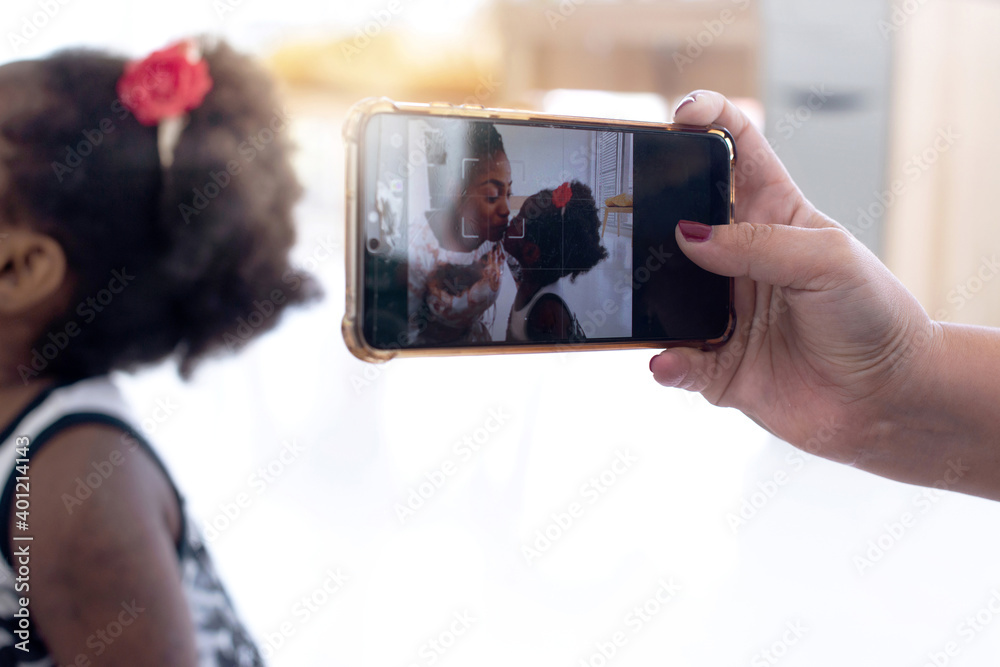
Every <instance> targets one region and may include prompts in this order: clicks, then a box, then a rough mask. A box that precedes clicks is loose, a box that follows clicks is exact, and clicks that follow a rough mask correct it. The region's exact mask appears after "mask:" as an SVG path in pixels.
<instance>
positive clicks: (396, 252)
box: [358, 113, 732, 349]
mask: <svg viewBox="0 0 1000 667" xmlns="http://www.w3.org/2000/svg"><path fill="white" fill-rule="evenodd" d="M730 159H731V154H730V148H729V145H728V143H727V142H726V141H725V140H724V139H723V138H722V137H721V136H719V135H717V134H711V133H705V132H699V131H694V130H693V131H690V132H687V131H678V130H670V131H668V130H657V129H648V128H640V127H636V128H634V129H631V130H630V129H628V128H625V129H623V128H621V126H608V128H607V129H602V128H595V127H594V126H592V125H581V126H573V125H572V124H566V125H553V124H544V125H542V124H539V123H538V122H518V121H507V120H504V121H498V122H494V121H487V120H470V119H467V118H447V117H436V116H424V115H419V114H412V115H408V114H398V113H391V114H375V115H373V116H372V117H370V118H369V120H368V122H367V123H366V125H365V127H364V131H363V135H362V143H361V157H360V165H359V166H360V174H361V176H362V178H361V183H362V184H363V185H362V190H363V191H362V192H359V193H358V199H359V207H358V215H359V216H360V218H361V219H360V221H359V224H360V226H361V227H362V231H361V233H360V234H359V238H360V239H361V240H362V242H363V243H364V244H365V250H364V254H363V256H364V260H363V265H362V276H363V285H362V289H361V291H362V293H363V294H362V296H361V298H362V308H363V312H362V314H361V322H362V326H363V333H364V337H365V339H366V340H367V341H368V343H369V344H371V345H372V346H373V347H375V348H378V349H401V348H402V349H412V348H418V349H420V348H426V349H429V348H450V347H454V348H470V347H471V348H482V347H491V346H519V345H538V344H546V343H552V344H556V345H587V344H588V343H595V342H596V343H628V342H642V343H664V344H667V343H670V342H674V341H710V340H717V339H720V338H722V337H724V336H725V335H726V334H727V332H728V331H729V328H730V327H731V326H732V324H731V323H732V318H731V293H730V279H729V278H725V277H721V276H717V275H714V274H711V273H708V272H707V271H704V270H702V269H700V268H699V267H697V266H696V265H694V264H693V263H692V262H691V261H690V260H688V259H687V258H686V257H685V256H684V255H683V254H682V253H681V252H680V250H679V249H678V247H677V243H676V241H675V240H674V228H675V227H676V225H677V222H678V221H679V220H693V221H697V222H703V223H707V224H714V225H718V224H728V222H729V221H730V214H731V211H730V208H731V200H730V173H731V165H730Z"/></svg>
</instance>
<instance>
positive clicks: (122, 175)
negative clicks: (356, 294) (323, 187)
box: [0, 43, 319, 379]
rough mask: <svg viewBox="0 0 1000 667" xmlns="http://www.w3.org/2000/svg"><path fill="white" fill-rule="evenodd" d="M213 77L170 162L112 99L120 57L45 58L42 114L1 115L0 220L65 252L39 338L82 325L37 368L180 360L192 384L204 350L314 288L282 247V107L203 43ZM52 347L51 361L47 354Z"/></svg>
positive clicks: (285, 223)
mask: <svg viewBox="0 0 1000 667" xmlns="http://www.w3.org/2000/svg"><path fill="white" fill-rule="evenodd" d="M204 58H205V60H206V61H207V62H208V65H209V71H210V74H211V77H212V80H213V82H214V85H213V88H212V90H211V92H210V93H209V94H208V96H207V97H206V98H205V100H204V102H203V104H202V105H201V106H200V107H198V108H197V109H195V110H194V111H191V112H190V114H189V117H188V119H187V126H186V128H185V129H184V132H183V134H182V135H181V138H180V140H179V143H178V145H177V147H176V151H175V154H174V161H173V164H172V165H171V166H170V167H169V168H168V169H164V168H163V167H161V165H160V159H159V152H158V149H157V129H156V128H155V127H146V126H143V125H141V124H140V123H139V122H138V121H136V119H135V118H134V117H133V116H132V115H131V114H130V113H129V112H128V110H127V109H125V107H124V105H122V103H121V102H120V101H119V100H118V97H117V94H116V92H115V86H116V83H117V81H118V79H119V78H120V77H121V76H122V73H123V70H124V67H125V63H126V61H125V60H124V59H122V58H119V57H114V56H111V55H108V54H104V53H100V52H94V51H86V50H73V51H67V52H62V53H59V54H56V55H54V56H51V57H49V58H47V59H45V60H42V61H39V62H38V63H37V65H38V70H37V71H38V72H39V75H40V77H41V82H40V83H41V88H42V89H43V90H44V94H45V99H46V100H47V101H46V106H47V108H46V109H45V110H44V111H43V112H41V113H34V112H33V113H25V114H22V115H20V116H17V117H14V118H11V119H9V120H8V121H7V122H5V123H4V124H3V127H2V136H3V138H4V140H5V141H6V143H7V144H8V146H9V147H11V149H12V154H10V155H8V156H7V159H6V160H5V163H4V168H5V170H7V171H8V172H9V181H8V187H7V188H6V189H5V190H4V191H3V192H0V214H2V215H3V216H4V218H5V219H7V220H10V221H12V222H13V223H14V224H20V225H26V226H30V227H32V228H33V229H35V230H37V231H40V232H42V233H45V234H47V235H49V236H51V237H52V238H54V239H55V240H56V241H58V242H59V244H60V245H61V246H62V248H63V251H64V252H65V253H66V257H67V262H68V265H69V271H70V274H71V277H72V279H73V280H74V286H75V287H74V295H73V298H72V300H71V302H70V305H69V308H68V309H67V311H66V312H65V313H64V314H63V315H62V316H60V317H59V318H57V319H56V321H54V322H52V323H51V324H50V326H49V327H48V329H47V330H46V331H44V332H43V333H42V335H41V336H40V337H39V338H38V341H37V343H36V346H35V350H39V349H43V348H44V347H45V345H46V344H47V343H48V342H49V341H51V340H52V338H51V336H50V334H53V335H57V336H58V332H65V331H67V326H71V325H72V324H75V325H76V327H74V328H73V329H71V330H73V331H76V330H77V329H78V330H79V333H78V334H77V335H75V336H74V337H73V339H72V340H71V341H70V342H69V343H68V344H67V345H66V346H65V347H64V349H61V350H60V351H59V352H58V354H55V355H45V359H46V360H47V363H46V367H45V370H44V373H45V374H46V375H53V376H56V377H61V378H66V379H75V378H84V377H90V376H94V375H100V374H103V373H107V372H109V371H112V370H116V369H132V368H135V367H137V366H140V365H143V364H147V363H152V362H155V361H158V360H161V359H163V358H166V357H168V356H171V355H175V356H176V358H177V360H178V362H179V365H180V369H181V373H182V374H183V375H184V376H185V377H187V376H189V375H190V373H191V371H192V369H193V368H194V366H195V364H196V363H197V362H198V361H200V360H201V359H203V358H204V357H205V356H206V355H209V354H210V353H213V352H215V351H218V350H220V348H229V349H230V350H232V349H234V348H237V347H239V346H241V345H242V344H243V343H245V342H246V341H247V340H249V339H250V338H252V337H254V336H256V335H257V334H260V333H262V332H264V331H266V330H268V329H270V328H272V327H273V326H274V325H275V324H276V323H277V321H278V318H279V315H280V314H281V312H282V311H283V310H284V308H285V307H287V306H289V305H293V304H299V303H303V302H306V301H309V300H312V299H314V298H316V297H318V296H319V289H318V287H317V285H316V283H315V281H314V280H313V279H312V277H311V276H308V275H304V274H301V273H298V272H296V271H295V270H294V269H293V268H292V267H291V266H290V264H289V261H288V252H289V249H290V248H291V246H292V244H293V242H294V239H295V231H294V225H293V220H292V208H293V206H294V204H295V202H296V201H297V199H298V198H299V196H300V194H301V188H300V186H299V184H298V181H297V179H296V177H295V174H294V172H293V170H292V167H291V164H290V160H289V153H290V149H291V143H290V140H289V137H288V132H287V128H288V117H287V112H286V111H285V110H284V109H283V108H282V107H281V106H280V105H279V103H278V101H277V99H276V97H275V94H274V90H273V86H272V84H271V82H270V80H269V78H268V77H267V75H266V74H264V73H263V72H262V70H261V69H260V68H259V67H258V66H257V65H255V64H254V63H253V61H251V60H250V59H249V58H248V57H245V56H243V55H240V54H237V53H236V52H234V51H233V50H232V49H231V48H229V47H228V46H227V45H225V44H222V43H220V44H215V45H205V46H204ZM50 356H51V358H50Z"/></svg>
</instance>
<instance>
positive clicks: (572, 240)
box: [524, 181, 608, 280]
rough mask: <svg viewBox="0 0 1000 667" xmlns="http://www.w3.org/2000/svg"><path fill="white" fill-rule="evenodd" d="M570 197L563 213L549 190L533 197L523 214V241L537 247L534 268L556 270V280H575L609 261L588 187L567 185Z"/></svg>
mask: <svg viewBox="0 0 1000 667" xmlns="http://www.w3.org/2000/svg"><path fill="white" fill-rule="evenodd" d="M569 186H570V190H571V192H572V196H571V197H570V199H569V201H568V202H567V203H566V206H565V210H560V209H559V208H557V207H556V205H555V203H554V202H553V201H552V195H553V191H552V190H542V191H540V192H538V193H536V194H535V195H534V196H533V197H532V198H531V200H529V203H528V204H526V206H525V210H524V221H525V229H524V238H525V240H527V241H531V242H532V243H534V244H535V245H537V246H538V249H539V252H540V254H539V259H538V264H537V265H535V268H538V269H554V270H558V271H559V272H560V273H559V277H562V276H567V275H568V276H570V280H576V277H577V276H578V275H580V274H581V273H586V272H587V271H590V270H591V269H592V268H594V267H595V266H597V264H598V262H600V261H601V260H603V259H606V258H607V257H608V251H607V249H605V247H604V246H603V245H602V244H601V221H600V219H599V218H598V217H597V205H596V204H595V203H594V195H593V193H592V192H591V190H590V187H589V186H588V185H586V184H585V183H581V182H580V181H573V182H572V183H570V184H569Z"/></svg>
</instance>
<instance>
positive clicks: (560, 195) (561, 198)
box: [552, 183, 573, 208]
mask: <svg viewBox="0 0 1000 667" xmlns="http://www.w3.org/2000/svg"><path fill="white" fill-rule="evenodd" d="M572 198H573V190H572V188H570V186H569V183H563V184H562V185H560V186H559V187H558V188H556V189H555V190H553V192H552V203H553V204H555V205H556V208H562V207H563V206H565V205H566V204H568V203H569V200H570V199H572Z"/></svg>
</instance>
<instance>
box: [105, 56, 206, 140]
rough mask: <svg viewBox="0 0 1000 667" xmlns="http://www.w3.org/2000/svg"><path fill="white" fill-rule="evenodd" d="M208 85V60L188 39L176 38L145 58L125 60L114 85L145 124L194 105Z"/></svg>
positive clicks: (128, 106) (202, 96)
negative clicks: (171, 43)
mask: <svg viewBox="0 0 1000 667" xmlns="http://www.w3.org/2000/svg"><path fill="white" fill-rule="evenodd" d="M211 89H212V77H210V76H209V74H208V63H206V62H205V61H204V60H202V58H201V56H200V54H198V52H197V47H196V46H195V44H194V42H191V41H183V42H178V43H177V44H174V45H173V46H169V47H167V48H165V49H163V50H162V51H155V52H154V53H153V54H152V55H150V56H149V57H147V58H146V59H145V60H140V61H137V62H131V63H129V64H127V65H126V66H125V73H124V74H123V75H122V78H121V79H119V80H118V88H117V90H118V98H119V99H120V100H121V101H122V103H123V104H124V105H125V108H127V109H128V110H129V111H131V112H132V113H133V114H134V115H135V119H136V120H137V121H139V122H140V123H142V124H143V125H147V126H153V125H158V124H159V123H160V121H162V120H164V119H167V118H173V117H176V116H182V115H184V114H185V113H187V112H188V111H191V110H192V109H196V108H198V107H199V106H200V105H201V103H202V102H203V101H204V99H205V96H206V95H207V94H208V91H210V90H211Z"/></svg>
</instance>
